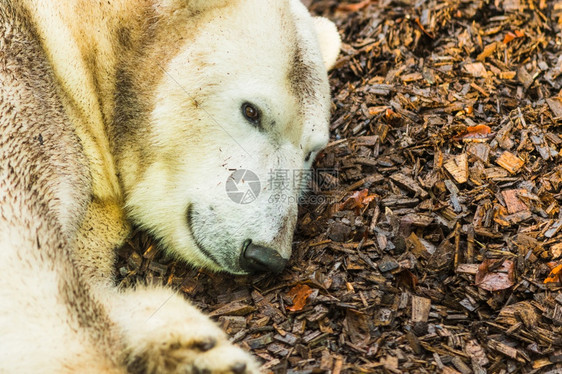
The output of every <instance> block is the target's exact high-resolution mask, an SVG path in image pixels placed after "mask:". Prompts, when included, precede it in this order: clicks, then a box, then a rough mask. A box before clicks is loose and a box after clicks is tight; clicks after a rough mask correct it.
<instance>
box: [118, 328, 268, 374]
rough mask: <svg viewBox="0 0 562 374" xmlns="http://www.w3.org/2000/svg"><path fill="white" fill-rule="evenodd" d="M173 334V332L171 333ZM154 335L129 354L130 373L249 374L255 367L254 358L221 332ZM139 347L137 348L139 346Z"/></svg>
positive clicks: (255, 371)
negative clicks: (220, 333)
mask: <svg viewBox="0 0 562 374" xmlns="http://www.w3.org/2000/svg"><path fill="white" fill-rule="evenodd" d="M174 335H175V334H174ZM174 335H172V336H168V337H167V339H166V340H163V339H164V338H163V337H158V336H154V337H153V338H154V340H153V342H151V343H148V344H146V345H145V346H144V347H136V349H135V351H134V352H130V354H129V360H128V361H129V362H128V365H127V369H128V371H129V372H131V373H155V374H156V373H170V374H171V373H186V374H188V373H193V374H212V373H225V374H226V373H231V374H250V373H258V372H259V370H258V368H257V365H256V363H255V361H254V359H253V358H252V357H251V356H250V355H249V354H247V353H246V352H244V351H243V350H241V349H240V348H238V347H235V346H234V345H232V344H231V343H230V342H228V340H226V337H224V336H211V335H207V336H200V337H196V336H186V335H185V334H184V335H182V336H180V335H176V336H174ZM139 348H140V349H139Z"/></svg>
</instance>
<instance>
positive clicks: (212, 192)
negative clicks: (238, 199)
mask: <svg viewBox="0 0 562 374" xmlns="http://www.w3.org/2000/svg"><path fill="white" fill-rule="evenodd" d="M338 51H339V38H338V35H337V32H336V30H335V28H334V27H333V25H332V24H331V23H328V21H325V20H324V21H321V20H313V18H312V17H310V16H309V15H308V13H307V11H306V9H305V8H304V7H303V6H302V4H301V3H300V2H299V1H298V0H284V1H279V0H269V1H266V0H234V1H225V0H214V1H203V0H141V1H125V0H109V1H101V2H92V1H89V0H56V1H55V0H0V337H1V338H0V372H14V373H15V372H17V373H36V372H42V373H43V372H44V373H75V372H85V373H87V372H91V373H101V372H108V373H109V372H111V373H121V372H127V371H128V372H139V373H140V372H143V373H145V372H146V373H176V372H182V373H191V372H201V371H209V372H213V373H215V372H216V373H227V372H232V373H243V372H248V373H253V372H257V365H256V363H255V361H254V360H253V359H252V358H251V357H250V356H249V355H248V354H247V353H245V352H243V351H242V350H241V349H239V348H237V347H235V346H233V345H231V344H230V343H229V342H228V341H227V338H226V336H225V334H224V333H223V332H222V331H220V329H218V328H217V327H216V326H215V325H214V324H213V323H212V322H211V321H210V320H209V319H208V318H206V317H205V316H203V315H202V314H201V313H200V312H199V311H197V310H196V309H195V308H194V307H193V306H191V305H189V304H188V303H187V302H186V301H185V300H184V299H183V298H182V297H181V296H178V295H176V294H175V293H173V291H172V290H169V289H166V288H159V287H139V288H137V289H132V290H117V289H115V288H114V287H113V286H112V268H113V262H114V249H115V248H116V247H117V246H119V245H120V244H121V243H122V242H123V240H124V239H125V238H126V237H127V235H128V234H129V232H130V227H131V224H136V225H140V226H141V227H144V228H146V229H148V230H149V231H151V232H152V233H153V234H154V235H155V236H156V237H158V238H159V239H160V240H161V241H162V242H163V243H164V244H165V245H166V246H167V248H168V250H169V251H170V252H171V253H174V254H175V255H176V256H178V257H179V258H181V259H183V260H184V261H187V262H191V263H193V264H196V265H200V266H207V267H209V268H212V269H216V270H225V271H229V272H233V273H242V272H244V271H245V270H244V269H242V268H241V265H240V264H239V263H238V259H239V257H240V251H241V248H242V243H243V242H244V241H245V240H246V239H251V240H252V241H253V242H254V243H257V244H259V245H262V246H264V247H265V246H267V247H270V248H273V249H274V250H275V251H278V253H279V254H280V255H281V256H282V257H284V258H288V257H289V255H290V245H291V239H292V231H293V228H294V224H295V219H296V203H295V200H296V199H294V198H295V197H296V196H298V194H299V189H298V188H296V187H294V186H293V187H291V188H290V189H289V190H287V191H285V192H284V194H285V195H286V197H285V198H282V199H274V197H276V196H278V195H279V191H278V190H276V189H275V188H273V187H270V186H268V185H267V184H266V183H265V181H267V179H268V172H269V171H270V170H272V169H274V170H275V169H281V170H293V169H307V168H309V167H310V164H311V162H312V160H313V159H314V154H315V152H317V151H318V150H319V149H320V148H322V147H323V146H324V145H325V143H326V141H327V138H328V134H327V129H328V126H327V123H328V122H327V121H328V115H329V105H330V102H329V91H328V84H327V77H326V67H329V66H331V65H333V63H334V62H335V59H336V57H337V52H338ZM247 102H250V103H252V104H253V105H254V106H255V107H257V108H259V110H260V112H261V114H262V121H261V122H260V124H259V126H258V125H257V124H255V123H250V122H249V121H248V120H247V119H246V118H244V116H243V114H242V112H241V106H242V105H243V104H244V103H247ZM235 169H248V170H252V171H253V172H255V173H256V174H257V175H258V176H259V177H260V180H262V181H263V182H264V183H263V186H262V190H261V191H260V194H259V196H258V197H257V199H256V201H255V202H254V203H253V204H246V205H241V204H235V203H234V202H232V201H231V200H230V199H229V198H228V196H227V194H226V191H225V187H224V184H225V182H226V180H227V179H228V177H229V175H230V173H231V172H232V170H235Z"/></svg>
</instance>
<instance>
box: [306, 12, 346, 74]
mask: <svg viewBox="0 0 562 374" xmlns="http://www.w3.org/2000/svg"><path fill="white" fill-rule="evenodd" d="M312 20H313V21H314V28H315V29H316V35H317V36H318V42H319V44H320V52H321V53H322V59H323V60H324V65H325V66H326V70H330V69H331V68H333V67H334V64H335V63H336V60H337V59H338V55H339V53H340V47H341V38H340V34H339V33H338V29H337V28H336V25H335V24H334V23H333V22H332V21H330V20H328V19H326V18H324V17H313V19H312Z"/></svg>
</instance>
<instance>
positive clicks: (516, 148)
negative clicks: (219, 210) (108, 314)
mask: <svg viewBox="0 0 562 374" xmlns="http://www.w3.org/2000/svg"><path fill="white" fill-rule="evenodd" d="M305 3H306V4H307V5H308V6H309V7H310V8H311V10H312V12H314V13H317V14H322V15H325V16H328V17H329V18H331V19H333V20H335V21H336V23H337V24H338V27H339V30H340V33H341V35H342V39H343V42H344V44H343V50H342V53H341V55H340V59H339V61H338V63H337V66H336V68H335V70H333V71H332V72H331V74H330V76H331V82H332V85H333V117H332V123H331V131H332V140H331V142H330V144H329V145H328V147H327V148H326V150H325V151H323V152H322V154H321V155H320V156H319V157H318V159H317V163H316V167H317V168H318V170H320V171H319V174H322V173H323V178H322V183H319V184H318V183H317V184H316V185H314V186H313V187H314V190H315V192H314V194H313V195H309V197H310V196H314V197H316V198H315V199H314V202H313V203H312V199H309V200H307V202H309V204H304V205H303V206H302V207H301V211H300V224H299V227H298V230H297V235H296V237H295V244H294V254H293V258H292V261H291V263H290V265H289V266H288V268H287V269H286V270H285V271H284V272H283V273H282V274H281V275H279V276H277V277H272V276H270V275H260V276H255V277H233V276H229V275H225V274H210V273H206V272H202V271H198V270H194V269H190V268H187V267H185V266H184V265H182V264H180V263H176V262H174V261H172V260H170V259H168V258H167V257H166V256H165V255H163V253H162V252H161V251H160V249H159V248H158V246H157V245H156V244H154V243H153V242H152V241H151V239H149V238H147V237H146V235H145V234H143V233H139V234H137V235H136V236H135V237H134V238H133V239H132V240H131V242H130V243H129V244H128V245H127V246H125V247H124V248H123V249H122V250H121V251H120V262H119V264H118V272H119V274H120V280H121V283H122V284H123V285H128V284H132V283H134V282H136V281H137V280H138V279H143V280H145V281H149V282H157V283H164V284H170V285H171V286H172V287H175V288H176V289H178V290H179V292H183V293H184V294H185V296H186V297H187V298H188V299H190V300H192V301H193V302H194V303H195V304H196V305H198V306H199V307H200V308H201V309H203V310H204V311H205V312H206V313H208V314H210V315H211V316H212V317H213V318H214V319H215V320H216V321H217V322H218V323H219V324H220V325H221V326H222V327H223V329H224V330H225V331H226V332H227V333H228V334H230V336H231V337H232V340H233V341H235V342H237V343H238V344H240V345H241V346H242V347H245V348H246V349H248V350H250V351H252V352H253V354H255V355H256V356H257V357H259V358H260V359H261V362H262V364H263V369H264V371H265V372H273V373H324V372H326V373H334V374H337V373H402V372H408V373H448V374H449V373H462V374H468V373H478V374H480V373H562V284H561V277H562V212H561V210H560V205H561V204H562V194H561V192H560V188H561V187H562V165H561V160H562V92H561V88H562V33H561V30H562V2H559V1H553V0H538V1H534V0H489V1H469V0H458V1H454V0H453V1H440V0H439V1H438V0H426V1H417V2H416V1H411V0H404V1H398V0H379V1H372V0H365V1H360V2H356V3H345V4H344V3H342V2H338V1H335V0H309V1H305ZM330 171H331V172H330Z"/></svg>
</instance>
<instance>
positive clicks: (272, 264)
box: [240, 239, 287, 273]
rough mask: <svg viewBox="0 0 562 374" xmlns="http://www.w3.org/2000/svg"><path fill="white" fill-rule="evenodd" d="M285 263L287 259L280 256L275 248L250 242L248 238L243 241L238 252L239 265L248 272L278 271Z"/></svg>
mask: <svg viewBox="0 0 562 374" xmlns="http://www.w3.org/2000/svg"><path fill="white" fill-rule="evenodd" d="M285 265H287V260H286V259H284V258H283V257H281V255H280V254H279V252H277V251H276V250H275V249H272V248H268V247H263V246H261V245H255V244H252V241H251V240H250V239H248V240H246V241H245V242H244V245H243V246H242V253H241V254H240V266H241V267H242V269H244V270H246V271H248V272H250V273H255V272H262V273H263V272H270V273H280V272H281V270H283V268H285Z"/></svg>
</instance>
